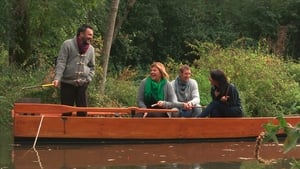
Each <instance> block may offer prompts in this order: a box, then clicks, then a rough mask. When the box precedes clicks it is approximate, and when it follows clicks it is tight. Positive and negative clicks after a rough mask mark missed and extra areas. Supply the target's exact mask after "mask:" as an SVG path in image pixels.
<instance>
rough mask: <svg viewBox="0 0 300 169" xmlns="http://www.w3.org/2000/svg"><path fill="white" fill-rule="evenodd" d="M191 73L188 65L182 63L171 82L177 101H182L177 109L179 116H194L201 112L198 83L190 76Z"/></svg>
mask: <svg viewBox="0 0 300 169" xmlns="http://www.w3.org/2000/svg"><path fill="white" fill-rule="evenodd" d="M191 74H192V73H191V69H190V67H189V66H188V65H182V66H181V67H180V68H179V71H178V76H177V77H176V79H175V80H173V81H172V82H171V84H172V86H173V88H174V91H175V93H176V96H177V101H178V102H182V103H183V108H181V109H180V110H179V116H180V117H196V116H197V115H199V114H200V113H201V106H200V95H199V90H198V83H197V81H196V80H194V79H191V78H190V77H191Z"/></svg>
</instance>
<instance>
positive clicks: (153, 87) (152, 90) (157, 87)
mask: <svg viewBox="0 0 300 169" xmlns="http://www.w3.org/2000/svg"><path fill="white" fill-rule="evenodd" d="M166 83H167V80H166V79H161V80H160V81H159V82H156V81H154V80H152V79H151V78H150V77H148V78H147V79H146V85H145V103H146V105H150V104H154V103H156V102H157V101H159V100H164V86H165V84H166Z"/></svg>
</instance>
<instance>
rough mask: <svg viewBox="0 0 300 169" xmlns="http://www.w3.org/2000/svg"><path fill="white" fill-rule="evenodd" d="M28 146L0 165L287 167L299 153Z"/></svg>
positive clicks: (249, 147) (171, 146)
mask: <svg viewBox="0 0 300 169" xmlns="http://www.w3.org/2000/svg"><path fill="white" fill-rule="evenodd" d="M1 146H3V145H1ZM32 146H33V144H28V143H27V144H26V145H22V144H18V145H13V146H12V149H11V151H9V150H7V151H5V153H11V154H7V156H8V158H7V159H8V160H11V161H10V163H11V164H9V162H8V161H7V160H6V161H2V160H1V165H2V167H1V169H4V168H9V167H12V168H15V169H40V168H43V169H263V168H266V169H283V168H285V169H287V168H290V164H289V163H290V162H291V160H292V159H293V158H299V157H300V149H299V148H296V149H294V150H292V151H291V152H289V153H287V154H283V153H282V152H281V150H282V147H280V146H277V145H275V144H265V145H264V146H263V147H262V151H261V156H262V157H263V158H265V159H276V161H275V162H273V163H271V164H270V165H263V164H261V163H258V162H257V161H256V160H255V158H254V151H255V140H254V141H247V142H243V141H240V142H202V143H186V144H182V143H180V144H179V143H164V144H77V145H74V144H71V145H67V144H52V145H51V144H39V143H38V144H37V145H36V147H35V148H32ZM7 148H9V147H7ZM1 149H3V147H1ZM2 155H3V154H2ZM2 155H1V157H0V158H1V159H2V157H3V156H2ZM10 157H11V158H10ZM3 165H7V166H3Z"/></svg>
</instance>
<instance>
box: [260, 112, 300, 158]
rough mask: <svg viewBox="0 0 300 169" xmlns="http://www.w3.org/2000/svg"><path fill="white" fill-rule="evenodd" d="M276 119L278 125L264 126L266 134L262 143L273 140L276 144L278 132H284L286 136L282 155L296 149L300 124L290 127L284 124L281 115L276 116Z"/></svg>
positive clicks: (299, 135)
mask: <svg viewBox="0 0 300 169" xmlns="http://www.w3.org/2000/svg"><path fill="white" fill-rule="evenodd" d="M277 119H278V121H279V124H273V123H268V124H265V125H264V129H265V132H266V133H265V136H266V137H265V139H264V142H268V141H270V140H273V141H275V142H276V143H277V144H278V143H279V142H278V139H277V134H278V133H279V131H284V134H286V135H287V136H286V138H285V140H284V145H283V153H287V152H289V151H290V150H292V149H293V148H295V147H296V145H297V143H298V140H299V139H300V123H299V124H297V125H295V126H291V125H290V124H288V123H287V122H286V120H285V119H284V117H283V115H280V116H278V117H277Z"/></svg>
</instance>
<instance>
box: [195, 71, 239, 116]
mask: <svg viewBox="0 0 300 169" xmlns="http://www.w3.org/2000/svg"><path fill="white" fill-rule="evenodd" d="M209 80H210V83H211V85H212V87H211V97H212V101H211V103H210V104H209V105H208V106H207V107H206V108H205V109H204V110H203V111H202V113H201V114H200V115H199V116H198V117H207V116H209V117H242V116H243V111H242V106H241V99H240V97H239V92H238V90H237V89H236V87H235V86H234V85H233V84H230V83H228V80H227V77H226V75H225V73H224V72H223V71H222V70H212V71H210V77H209Z"/></svg>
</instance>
